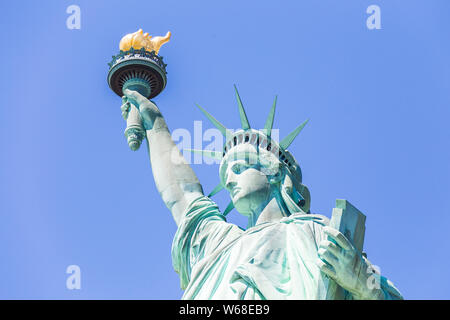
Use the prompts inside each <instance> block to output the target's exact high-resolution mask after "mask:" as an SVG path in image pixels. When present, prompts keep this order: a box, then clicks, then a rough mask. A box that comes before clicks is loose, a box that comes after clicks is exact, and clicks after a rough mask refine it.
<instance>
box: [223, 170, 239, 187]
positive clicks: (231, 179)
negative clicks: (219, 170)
mask: <svg viewBox="0 0 450 320" xmlns="http://www.w3.org/2000/svg"><path fill="white" fill-rule="evenodd" d="M236 185H237V182H236V174H235V173H234V172H232V171H231V172H229V173H228V175H227V181H226V182H225V188H227V190H231V189H233V188H234V187H235V186H236Z"/></svg>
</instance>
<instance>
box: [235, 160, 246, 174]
mask: <svg viewBox="0 0 450 320" xmlns="http://www.w3.org/2000/svg"><path fill="white" fill-rule="evenodd" d="M247 168H248V166H247V165H245V164H243V163H236V164H235V165H233V166H232V167H231V170H232V171H233V172H234V173H235V174H240V173H242V172H244V171H245V169H247Z"/></svg>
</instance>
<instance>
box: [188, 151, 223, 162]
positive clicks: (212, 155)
mask: <svg viewBox="0 0 450 320" xmlns="http://www.w3.org/2000/svg"><path fill="white" fill-rule="evenodd" d="M183 150H187V151H190V152H192V153H197V154H201V155H203V156H206V157H208V158H211V159H217V160H222V158H223V155H222V152H219V151H214V150H197V149H187V148H186V149H183Z"/></svg>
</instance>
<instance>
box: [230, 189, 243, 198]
mask: <svg viewBox="0 0 450 320" xmlns="http://www.w3.org/2000/svg"><path fill="white" fill-rule="evenodd" d="M240 190H241V188H233V190H231V196H232V197H234V196H235V195H236V193H238V192H239V191H240Z"/></svg>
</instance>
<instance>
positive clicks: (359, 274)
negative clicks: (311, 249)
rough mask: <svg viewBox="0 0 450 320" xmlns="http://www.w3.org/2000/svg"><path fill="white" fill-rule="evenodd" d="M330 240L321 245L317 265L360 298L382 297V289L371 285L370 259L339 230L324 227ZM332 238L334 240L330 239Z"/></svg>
mask: <svg viewBox="0 0 450 320" xmlns="http://www.w3.org/2000/svg"><path fill="white" fill-rule="evenodd" d="M323 231H324V232H325V234H327V235H328V236H329V240H322V241H321V242H320V245H319V250H318V255H319V258H318V259H317V265H318V266H319V268H320V270H321V271H322V272H323V273H325V274H326V275H328V276H329V277H330V278H332V279H333V280H334V281H336V282H337V283H338V284H339V285H340V286H341V287H343V288H344V289H345V290H347V291H349V292H350V293H352V294H353V296H354V297H356V298H358V299H380V298H382V297H381V295H382V291H381V290H374V289H373V287H370V286H369V285H368V283H370V279H369V277H370V276H371V275H372V274H373V273H372V272H368V271H370V270H373V268H372V266H371V265H370V263H369V262H368V260H366V259H364V258H363V256H362V254H361V253H360V252H358V250H356V249H355V247H354V246H353V245H352V243H351V242H350V241H349V240H348V239H347V238H346V237H345V236H344V234H342V233H341V232H339V231H338V230H336V229H334V228H331V227H324V228H323ZM330 240H332V241H330Z"/></svg>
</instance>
